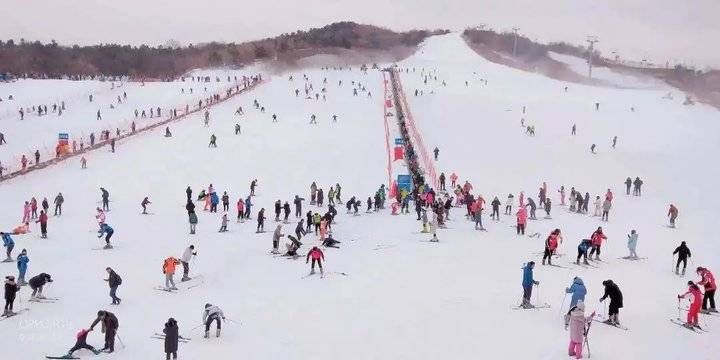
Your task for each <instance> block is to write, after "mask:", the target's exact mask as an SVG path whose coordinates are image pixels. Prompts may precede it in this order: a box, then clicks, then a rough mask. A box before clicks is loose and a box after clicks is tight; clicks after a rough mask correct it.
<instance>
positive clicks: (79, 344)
mask: <svg viewBox="0 0 720 360" xmlns="http://www.w3.org/2000/svg"><path fill="white" fill-rule="evenodd" d="M91 331H92V329H87V330H86V329H80V331H79V332H78V333H77V335H76V336H75V337H76V340H75V345H74V346H73V347H71V348H70V350H68V353H67V357H68V358H70V357H71V356H73V353H74V352H76V351H78V350H80V349H87V350H90V351H92V352H93V354H95V355H98V354H100V351H98V350H96V349H95V348H94V347H92V346H91V345H88V343H87V336H88V334H89V333H90V332H91Z"/></svg>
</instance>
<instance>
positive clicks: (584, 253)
mask: <svg viewBox="0 0 720 360" xmlns="http://www.w3.org/2000/svg"><path fill="white" fill-rule="evenodd" d="M591 247H592V240H590V239H583V240H581V241H580V244H579V245H578V254H577V259H575V263H576V264H578V265H580V258H581V257H582V258H583V264H585V265H590V263H588V250H590V248H591Z"/></svg>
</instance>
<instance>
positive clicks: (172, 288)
mask: <svg viewBox="0 0 720 360" xmlns="http://www.w3.org/2000/svg"><path fill="white" fill-rule="evenodd" d="M177 289H178V288H177V287H176V286H173V287H171V288H170V290H177Z"/></svg>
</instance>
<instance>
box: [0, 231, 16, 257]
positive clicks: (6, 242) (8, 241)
mask: <svg viewBox="0 0 720 360" xmlns="http://www.w3.org/2000/svg"><path fill="white" fill-rule="evenodd" d="M0 237H2V241H3V246H4V247H6V253H7V259H5V261H6V262H10V261H12V260H13V258H12V251H13V248H15V242H14V241H13V239H12V237H10V234H9V233H6V232H0Z"/></svg>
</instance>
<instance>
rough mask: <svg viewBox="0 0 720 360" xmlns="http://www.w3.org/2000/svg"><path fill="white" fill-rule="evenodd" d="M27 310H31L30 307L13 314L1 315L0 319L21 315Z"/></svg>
mask: <svg viewBox="0 0 720 360" xmlns="http://www.w3.org/2000/svg"><path fill="white" fill-rule="evenodd" d="M26 311H30V308H24V309H20V310H18V311H17V312H13V313H12V314H11V315H2V316H0V321H4V320H7V319H9V318H11V317H14V316H18V315H20V314H22V313H24V312H26Z"/></svg>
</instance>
